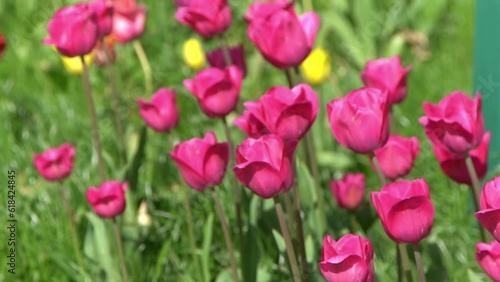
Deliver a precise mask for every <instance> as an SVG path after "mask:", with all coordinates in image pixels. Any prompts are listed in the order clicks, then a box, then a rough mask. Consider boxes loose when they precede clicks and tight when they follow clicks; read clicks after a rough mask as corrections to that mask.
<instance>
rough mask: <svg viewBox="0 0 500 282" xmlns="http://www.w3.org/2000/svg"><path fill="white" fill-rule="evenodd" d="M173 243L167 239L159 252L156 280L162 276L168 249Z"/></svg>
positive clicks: (155, 273)
mask: <svg viewBox="0 0 500 282" xmlns="http://www.w3.org/2000/svg"><path fill="white" fill-rule="evenodd" d="M171 245H172V241H170V240H166V241H165V243H163V246H162V247H161V250H160V252H159V253H158V257H157V259H156V267H155V272H154V280H155V281H156V280H157V279H160V276H161V275H162V274H163V272H164V270H165V269H164V267H165V262H166V261H167V256H168V251H170V246H171Z"/></svg>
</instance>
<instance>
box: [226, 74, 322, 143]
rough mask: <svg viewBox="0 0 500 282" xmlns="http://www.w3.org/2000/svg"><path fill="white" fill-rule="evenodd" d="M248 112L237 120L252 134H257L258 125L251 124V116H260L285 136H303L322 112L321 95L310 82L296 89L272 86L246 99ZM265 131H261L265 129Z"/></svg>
mask: <svg viewBox="0 0 500 282" xmlns="http://www.w3.org/2000/svg"><path fill="white" fill-rule="evenodd" d="M243 105H244V106H245V107H246V109H247V112H248V113H247V114H244V115H243V116H242V117H239V118H238V119H236V120H235V121H234V123H235V124H236V125H237V126H238V127H240V128H241V129H242V130H243V131H245V132H246V133H247V134H248V135H250V136H255V135H257V134H255V131H254V130H253V129H254V128H258V130H261V129H260V125H256V126H253V127H252V126H249V124H250V123H252V121H251V120H249V119H254V118H255V119H257V120H258V121H259V122H260V123H261V124H262V125H264V126H265V127H266V128H267V130H268V131H269V132H272V133H274V134H276V135H278V136H280V137H281V138H282V139H283V140H285V141H289V140H300V139H301V138H302V137H304V135H305V134H306V133H307V131H308V130H309V128H310V127H311V125H312V124H313V122H314V120H315V119H316V115H317V114H318V107H319V102H318V95H317V94H316V92H314V90H313V89H312V88H311V87H310V86H309V85H307V84H299V85H297V86H295V87H294V88H292V89H289V88H287V87H283V86H275V87H272V88H271V89H269V90H268V91H267V92H266V93H265V94H264V95H263V96H262V97H261V98H260V99H259V100H257V101H254V102H245V103H243ZM264 132H265V131H263V130H262V131H261V133H264Z"/></svg>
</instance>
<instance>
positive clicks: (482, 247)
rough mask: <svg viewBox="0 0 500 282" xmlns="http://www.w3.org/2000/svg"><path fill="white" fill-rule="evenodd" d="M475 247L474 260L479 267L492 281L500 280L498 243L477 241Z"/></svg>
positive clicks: (499, 245) (499, 246) (499, 247)
mask: <svg viewBox="0 0 500 282" xmlns="http://www.w3.org/2000/svg"><path fill="white" fill-rule="evenodd" d="M476 249H477V251H476V260H477V262H478V263H479V265H480V266H481V268H482V269H483V270H484V272H486V274H488V276H489V277H490V278H491V279H493V281H496V282H498V281H500V243H499V242H496V241H493V242H491V243H490V244H489V245H488V244H486V243H478V244H477V245H476Z"/></svg>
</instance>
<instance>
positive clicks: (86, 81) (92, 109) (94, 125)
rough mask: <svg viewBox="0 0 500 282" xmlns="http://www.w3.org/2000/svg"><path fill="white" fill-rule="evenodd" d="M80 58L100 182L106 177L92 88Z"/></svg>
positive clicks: (87, 72)
mask: <svg viewBox="0 0 500 282" xmlns="http://www.w3.org/2000/svg"><path fill="white" fill-rule="evenodd" d="M80 60H81V62H82V65H83V85H84V87H85V94H86V95H85V96H86V97H87V104H88V106H89V113H90V123H91V126H92V133H91V135H92V143H93V144H94V147H95V150H96V151H97V166H98V168H99V177H100V180H101V182H102V181H104V180H105V179H106V172H105V169H104V161H103V158H102V147H101V138H100V136H99V128H98V125H97V114H96V111H95V106H94V99H93V98H92V89H91V87H90V79H89V71H88V68H87V64H85V60H84V58H83V56H80Z"/></svg>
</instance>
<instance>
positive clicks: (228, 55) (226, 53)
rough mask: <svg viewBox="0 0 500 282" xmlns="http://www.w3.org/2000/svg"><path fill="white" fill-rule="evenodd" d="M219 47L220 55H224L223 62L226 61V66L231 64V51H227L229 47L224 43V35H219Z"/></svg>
mask: <svg viewBox="0 0 500 282" xmlns="http://www.w3.org/2000/svg"><path fill="white" fill-rule="evenodd" d="M219 38H220V47H221V49H222V55H223V56H224V63H226V67H229V66H231V65H233V60H232V59H231V52H230V51H229V47H228V46H227V43H226V38H225V37H224V35H222V34H221V35H220V37H219Z"/></svg>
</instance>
